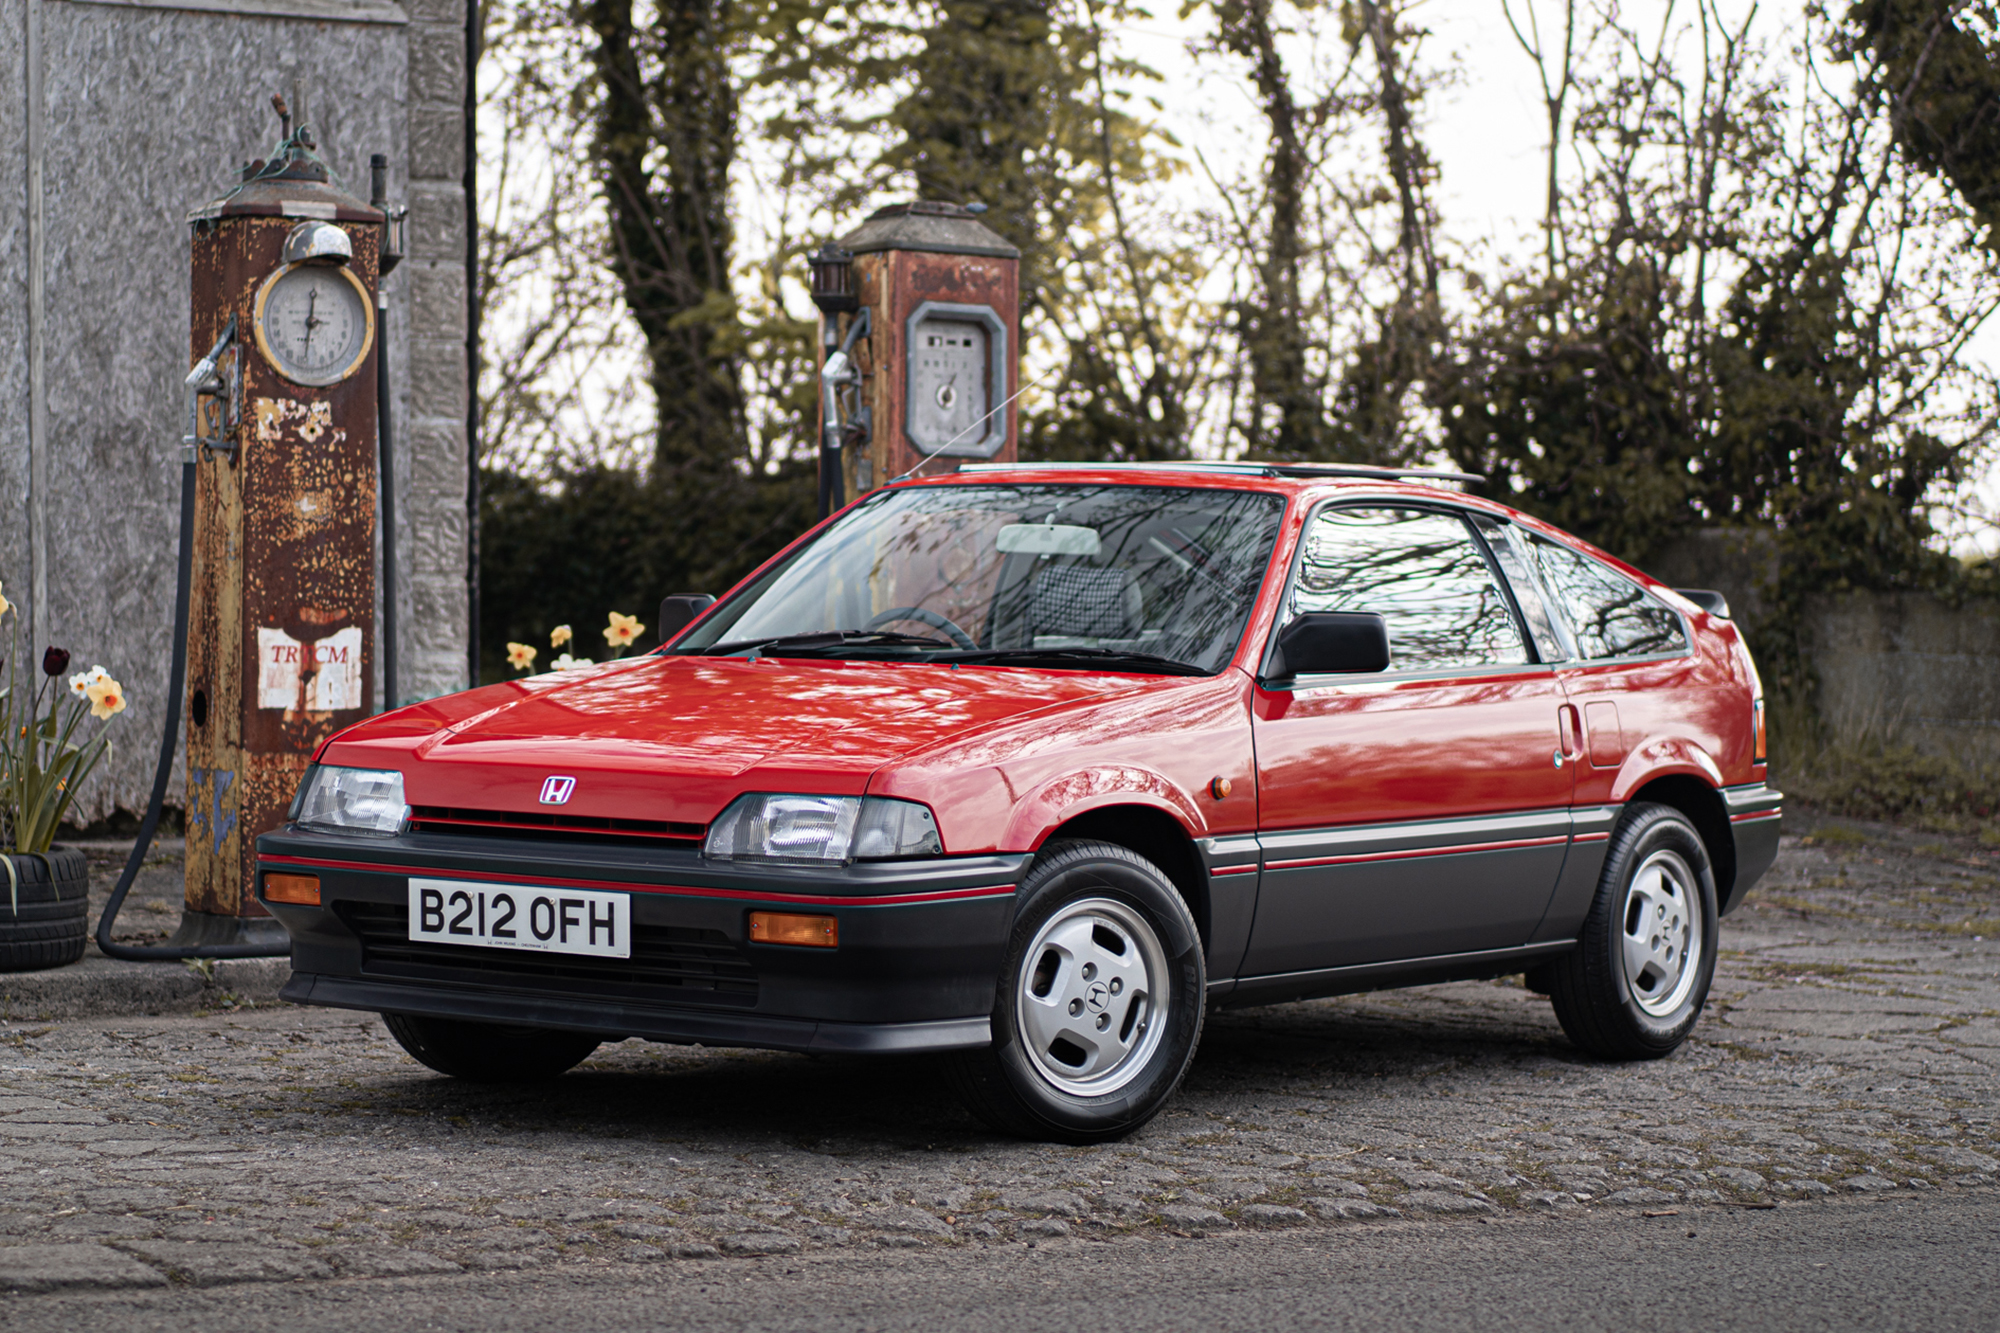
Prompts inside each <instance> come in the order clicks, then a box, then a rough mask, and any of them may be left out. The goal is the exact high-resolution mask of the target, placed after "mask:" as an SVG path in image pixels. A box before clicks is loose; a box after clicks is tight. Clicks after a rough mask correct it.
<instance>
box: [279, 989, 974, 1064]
mask: <svg viewBox="0 0 2000 1333" xmlns="http://www.w3.org/2000/svg"><path fill="white" fill-rule="evenodd" d="M278 994H279V996H280V997H281V998H283V999H287V1000H290V1001H292V1002H293V1003H294V1004H321V1005H329V1006H331V1007H333V1008H336V1009H368V1010H372V1011H374V1012H376V1013H402V1014H423V1015H426V1016H428V1017H431V1018H459V1019H467V1020H470V1021H473V1022H480V1023H507V1024H520V1025H522V1026H526V1027H543V1028H567V1029H570V1030H572V1031H577V1032H596V1033H601V1034H603V1035H604V1036H606V1037H644V1038H646V1039H647V1040H649V1041H670V1042H680V1043H684V1044H688V1045H695V1044H699V1045H703V1046H757V1047H763V1048H766V1049H769V1050H774V1051H814V1052H819V1053H822V1054H825V1053H832V1052H848V1053H853V1054H870V1055H888V1054H898V1053H907V1052H914V1051H961V1050H969V1049H971V1048H973V1047H978V1046H986V1045H989V1044H991V1042H992V1040H993V1031H992V1022H991V1020H990V1019H989V1018H988V1017H987V1016H986V1015H985V1014H981V1015H979V1016H978V1017H977V1018H946V1019H933V1020H930V1021H927V1022H917V1023H817V1022H812V1021H810V1020H805V1019H796V1018H776V1017H766V1016H763V1015H759V1014H731V1013H703V1012H700V1011H697V1010H690V1009H666V1008H657V1007H653V1006H647V1005H631V1004H615V1003H607V1002H606V1001H603V1000H575V999H566V998H561V997H556V996H546V995H522V994H511V993H504V992H500V993H495V992H483V991H460V990H450V989H445V988H442V987H431V986H418V985H412V984H411V983H409V982H392V983H383V982H379V981H368V980H365V979H357V978H354V977H328V976H320V975H317V974H315V973H311V972H294V973H292V979H291V980H290V981H288V982H286V983H285V988H284V989H283V990H281V991H279V992H278Z"/></svg>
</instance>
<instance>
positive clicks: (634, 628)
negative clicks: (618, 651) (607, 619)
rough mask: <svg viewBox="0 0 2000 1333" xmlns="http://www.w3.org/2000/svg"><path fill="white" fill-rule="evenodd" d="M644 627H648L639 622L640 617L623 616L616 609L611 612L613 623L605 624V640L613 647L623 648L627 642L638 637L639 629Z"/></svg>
mask: <svg viewBox="0 0 2000 1333" xmlns="http://www.w3.org/2000/svg"><path fill="white" fill-rule="evenodd" d="M644 628H646V627H645V626H644V625H641V624H640V623H639V617H637V616H621V615H619V614H618V613H617V612H616V611H613V612H612V613H611V623H610V624H609V625H607V626H605V629H604V641H605V642H606V643H608V644H610V645H611V646H612V647H613V648H623V647H624V646H625V645H626V644H628V643H630V642H632V640H634V639H636V638H638V637H639V631H640V630H642V629H644Z"/></svg>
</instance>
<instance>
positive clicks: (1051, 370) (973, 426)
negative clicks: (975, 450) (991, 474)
mask: <svg viewBox="0 0 2000 1333" xmlns="http://www.w3.org/2000/svg"><path fill="white" fill-rule="evenodd" d="M1057 369H1058V367H1056V366H1050V367H1049V368H1048V369H1047V370H1045V371H1043V372H1042V373H1041V374H1039V375H1037V376H1035V378H1033V379H1031V380H1029V381H1028V382H1027V383H1026V384H1023V385H1022V386H1021V387H1020V388H1018V389H1016V390H1014V392H1013V394H1012V395H1010V396H1009V397H1008V399H1007V402H1006V403H1002V404H1000V406H998V407H996V408H994V409H993V412H1004V411H1006V410H1007V403H1011V402H1013V401H1014V399H1016V398H1019V397H1020V396H1021V395H1022V394H1024V393H1026V392H1027V391H1028V390H1030V389H1032V388H1034V387H1035V386H1036V385H1037V384H1040V383H1041V382H1042V381H1043V380H1045V379H1047V378H1048V377H1049V376H1051V375H1053V374H1055V373H1056V370H1057ZM993 412H988V413H987V414H986V415H985V416H983V417H981V418H979V420H977V421H975V422H973V423H972V424H971V425H970V426H967V427H966V428H965V429H964V430H962V431H960V432H959V433H958V434H956V435H954V436H952V437H951V438H950V439H948V440H946V441H945V442H944V443H943V444H941V445H939V446H938V447H937V448H935V449H933V450H931V451H930V452H929V453H927V454H925V455H924V456H923V457H922V458H919V459H918V460H917V461H916V465H915V466H914V467H912V468H911V469H910V470H909V471H908V472H905V473H903V474H902V475H900V476H895V477H891V478H889V480H888V481H887V483H885V484H886V485H890V486H894V485H895V484H896V483H897V482H899V481H908V480H909V479H910V478H911V477H914V476H916V475H917V473H918V471H920V470H921V469H922V468H923V466H924V464H926V463H928V462H930V461H931V460H932V459H933V458H936V457H937V456H938V455H939V454H941V453H943V452H944V451H945V450H947V449H949V448H951V447H952V446H953V445H954V444H957V443H958V442H959V441H960V440H962V439H964V438H965V437H966V436H968V435H970V434H972V432H974V431H976V430H978V429H979V428H980V427H981V426H983V425H985V424H986V423H987V422H988V421H990V420H992V419H993Z"/></svg>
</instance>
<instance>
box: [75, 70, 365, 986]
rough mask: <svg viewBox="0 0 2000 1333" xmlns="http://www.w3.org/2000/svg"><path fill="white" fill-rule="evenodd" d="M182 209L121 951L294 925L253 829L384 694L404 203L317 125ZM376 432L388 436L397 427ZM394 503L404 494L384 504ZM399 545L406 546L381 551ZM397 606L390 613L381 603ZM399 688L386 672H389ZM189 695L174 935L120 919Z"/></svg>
mask: <svg viewBox="0 0 2000 1333" xmlns="http://www.w3.org/2000/svg"><path fill="white" fill-rule="evenodd" d="M272 103H273V105H274V107H275V108H276V109H277V111H278V114H279V116H280V117H281V118H282V120H283V123H284V135H283V139H282V141H281V142H280V144H279V146H278V148H277V150H276V151H275V152H274V153H273V154H272V156H271V158H270V159H269V160H268V161H256V162H251V163H249V164H247V165H246V166H245V167H244V168H243V171H242V176H241V179H240V180H239V181H238V182H237V183H236V185H235V187H234V188H233V189H231V190H230V191H229V192H228V193H226V194H224V195H223V196H222V197H221V198H219V199H216V200H214V201H213V202H211V203H209V204H207V205H204V206H203V207H201V208H198V209H196V210H194V211H193V212H192V213H190V214H189V215H188V221H189V223H190V225H191V227H192V229H193V236H192V239H191V246H190V252H191V269H192V294H193V300H192V321H191V323H192V327H191V330H190V332H191V347H192V354H193V356H194V357H195V358H196V362H195V367H194V369H193V370H192V371H191V372H190V373H189V374H188V376H187V381H186V391H187V395H188V430H187V436H186V438H185V440H184V446H183V458H182V497H181V565H180V579H179V586H178V589H177V592H176V605H175V622H176V623H175V636H176V644H177V647H179V646H182V645H184V647H185V653H184V655H177V656H176V659H175V663H174V673H173V675H174V678H173V681H172V684H171V687H170V695H169V698H170V700H171V702H170V704H169V710H168V711H169V716H168V720H167V727H166V734H165V735H164V736H163V738H162V741H161V754H160V766H159V770H158V772H157V773H156V775H155V780H154V788H153V796H152V800H151V802H150V804H149V806H148V808H147V812H146V818H145V821H144V822H143V824H142V825H141V829H140V836H139V841H138V843H137V845H136V846H135V847H134V849H133V854H132V858H131V861H130V862H129V863H128V865H127V866H126V871H125V874H124V875H123V876H122V877H121V878H120V880H119V884H118V887H117V888H116V889H115V890H114V892H113V894H112V897H111V900H110V902H109V904H107V906H106V908H105V912H104V915H103V917H102V918H101V919H100V920H99V922H98V928H97V942H98V945H99V947H100V948H102V949H103V950H104V952H106V953H107V954H110V955H112V956H114V957H127V958H187V957H243V956H253V955H259V954H273V953H284V952H286V951H287V950H288V948H289V945H288V943H287V941H286V937H285V934H284V931H283V929H282V928H281V927H279V926H278V924H277V922H276V921H274V920H273V919H272V918H271V917H270V916H269V914H268V913H266V912H265V911H264V908H263V906H262V904H260V903H259V902H258V901H257V897H256V894H255V892H254V888H255V885H254V880H253V876H254V874H255V868H254V867H255V859H254V840H255V838H256V835H257V834H259V833H262V832H265V831H267V830H269V829H272V828H276V827H277V826H278V825H279V824H280V823H282V822H283V821H284V818H285V813H286V810H287V808H288V807H289V805H290V803H291V800H292V794H293V793H294V792H295V791H296V790H297V788H298V785H299V779H300V778H301V777H302V776H303V774H304V772H305V768H306V765H307V763H308V761H309V760H310V758H311V756H312V753H313V751H314V750H315V749H316V748H317V747H318V746H319V743H320V742H321V741H323V740H324V739H326V738H327V737H328V736H330V735H332V734H333V733H334V732H336V731H338V730H340V729H341V728H342V727H345V726H347V725H349V724H351V723H353V722H357V721H359V720H361V719H362V718H363V717H366V716H367V715H368V714H370V713H371V712H373V711H374V681H373V672H374V665H375V653H376V643H375V639H376V633H375V621H376V577H375V559H376V554H375V538H376V518H375V515H376V504H377V499H378V485H377V483H378V476H380V475H383V474H385V473H386V472H387V468H386V463H387V459H386V457H382V458H381V459H380V462H381V463H382V464H383V465H384V466H383V467H382V470H381V472H380V473H378V453H377V444H378V439H377V425H378V410H379V408H378V400H379V394H380V388H381V383H380V377H381V376H382V375H383V373H384V372H386V369H387V366H386V362H385V360H384V359H383V358H382V357H381V355H380V348H381V339H382V327H381V324H382V321H381V318H380V305H379V291H380V280H381V276H382V274H383V273H384V272H385V271H386V270H387V268H389V267H390V266H392V265H393V263H394V262H395V259H396V258H397V257H398V256H399V254H400V249H401V246H400V243H399V242H400V236H399V235H398V232H399V229H400V223H401V217H400V215H399V214H397V213H393V212H391V211H390V210H389V209H388V208H387V207H386V204H385V203H384V202H383V199H382V196H383V188H382V167H383V166H385V165H386V163H383V162H382V160H381V159H377V164H376V172H375V176H376V180H375V189H374V191H373V193H374V194H375V196H376V202H375V204H374V205H372V206H371V205H370V204H367V203H363V202H362V201H361V200H359V199H356V198H354V197H353V196H352V195H349V194H347V193H345V192H344V191H342V190H340V189H339V188H337V187H336V186H335V185H334V184H333V183H332V181H331V180H330V177H329V173H328V171H327V168H326V165H325V164H324V163H323V162H322V161H321V160H320V158H319V156H318V154H317V153H316V151H315V147H316V146H315V144H314V142H313V138H312V134H311V130H310V129H309V127H308V126H307V125H306V124H305V123H304V119H303V117H301V123H300V124H299V126H298V128H297V129H296V130H294V129H293V128H292V124H291V113H290V109H289V108H288V107H287V106H286V105H285V103H284V100H283V99H282V98H280V97H274V98H272ZM381 443H382V444H383V445H384V446H385V449H386V444H387V441H386V438H384V439H383V440H382V441H381ZM391 512H393V511H391ZM385 555H387V556H388V557H389V558H390V559H393V551H385ZM384 613H385V616H391V617H392V616H393V611H392V609H391V608H389V607H387V606H385V607H384ZM388 688H390V689H393V684H391V685H390V686H389V687H388ZM183 691H185V702H186V717H187V782H188V786H187V807H186V809H187V860H186V865H187V872H186V873H187V891H186V905H185V910H184V911H183V913H182V917H181V925H180V929H179V930H178V931H177V932H176V933H175V935H174V937H173V938H172V940H170V941H169V942H168V943H167V945H165V946H163V947H157V948H137V947H132V946H126V945H116V944H114V943H113V942H112V941H111V938H110V935H111V923H112V921H113V919H114V918H115V916H116V914H117V911H118V907H119V905H120V904H121V903H122V902H123V900H124V897H125V894H126V892H127V891H128V890H129V888H130V886H131V881H132V879H133V877H134V876H135V874H136V873H137V870H138V867H139V865H140V864H141V863H142V861H143V859H144V856H145V852H146V849H147V848H148V846H149V845H150V844H151V842H152V837H153V834H154V832H155V831H156V829H157V827H158V823H159V816H160V809H161V805H162V801H163V799H164V795H165V790H166V785H167V782H168V775H169V772H170V770H171V768H172V763H173V756H174V749H175V742H176V741H177V740H178V731H179V716H178V714H179V707H178V705H179V704H180V703H181V701H182V697H183Z"/></svg>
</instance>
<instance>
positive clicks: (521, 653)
mask: <svg viewBox="0 0 2000 1333" xmlns="http://www.w3.org/2000/svg"><path fill="white" fill-rule="evenodd" d="M534 664H535V650H534V647H533V646H532V645H530V644H525V643H510V644H508V645H507V665H508V666H510V667H513V668H514V670H516V671H526V670H527V669H528V668H529V667H531V666H533V665H534Z"/></svg>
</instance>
